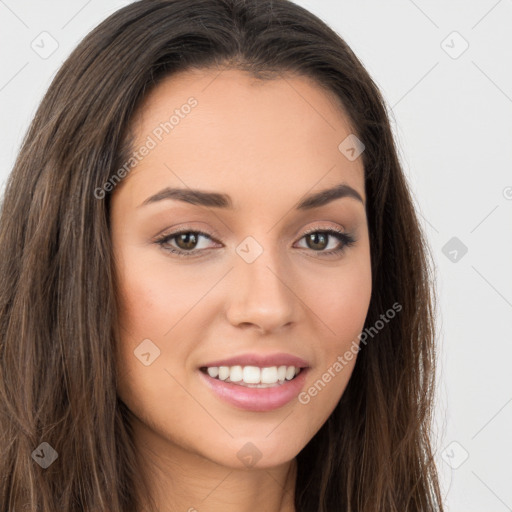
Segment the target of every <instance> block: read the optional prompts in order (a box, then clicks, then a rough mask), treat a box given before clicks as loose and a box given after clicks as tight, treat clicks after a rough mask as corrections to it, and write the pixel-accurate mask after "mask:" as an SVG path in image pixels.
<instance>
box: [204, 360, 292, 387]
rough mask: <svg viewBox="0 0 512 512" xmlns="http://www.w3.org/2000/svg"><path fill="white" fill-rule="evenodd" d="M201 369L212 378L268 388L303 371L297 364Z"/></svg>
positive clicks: (280, 383) (240, 384)
mask: <svg viewBox="0 0 512 512" xmlns="http://www.w3.org/2000/svg"><path fill="white" fill-rule="evenodd" d="M201 371H202V372H203V373H207V374H208V375H209V376H210V377H211V378H213V379H217V380H221V381H224V382H227V383H233V384H237V385H239V386H247V387H255V388H267V387H273V386H276V385H278V386H279V385H282V384H283V383H284V382H285V381H290V380H293V379H294V378H295V377H296V376H297V375H298V374H299V373H300V371H301V368H299V367H297V366H286V365H281V366H267V367H263V368H260V367H258V366H240V365H235V366H210V367H202V368H201Z"/></svg>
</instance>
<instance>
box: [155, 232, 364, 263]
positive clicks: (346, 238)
mask: <svg viewBox="0 0 512 512" xmlns="http://www.w3.org/2000/svg"><path fill="white" fill-rule="evenodd" d="M184 233H194V234H196V235H200V236H205V237H207V238H210V239H212V240H213V238H212V237H213V235H210V234H209V233H206V232H204V231H197V230H192V229H182V230H180V231H176V232H174V233H170V234H165V235H162V236H161V237H159V238H157V239H156V240H155V243H156V244H158V245H159V246H160V247H162V249H164V250H165V251H167V252H170V253H172V254H175V255H176V256H179V257H191V256H193V255H195V254H196V253H197V252H201V251H204V250H205V249H192V250H190V251H183V250H182V249H176V248H173V247H171V248H166V247H165V245H166V244H167V243H168V242H170V241H171V240H172V239H174V238H176V237H178V236H179V235H182V234H184ZM311 233H324V234H328V235H330V236H333V237H334V238H337V239H338V240H339V241H340V242H342V246H341V247H340V248H338V249H331V250H330V251H315V250H314V249H310V250H311V251H313V252H316V253H320V254H322V255H323V256H327V257H331V256H336V255H338V254H342V253H343V252H344V251H345V250H346V249H347V248H348V247H351V246H352V245H354V244H355V243H356V242H357V240H356V239H355V238H354V237H353V236H352V235H350V234H348V233H344V232H343V231H341V230H337V229H335V228H325V229H318V228H311V229H308V230H307V231H306V232H305V233H304V234H303V235H302V237H301V238H300V239H299V240H302V239H303V238H304V237H306V236H307V235H310V234H311Z"/></svg>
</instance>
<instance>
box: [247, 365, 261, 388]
mask: <svg viewBox="0 0 512 512" xmlns="http://www.w3.org/2000/svg"><path fill="white" fill-rule="evenodd" d="M260 376H261V371H260V369H259V368H258V367H257V366H244V370H243V377H244V379H243V380H244V382H245V383H247V384H259V382H260Z"/></svg>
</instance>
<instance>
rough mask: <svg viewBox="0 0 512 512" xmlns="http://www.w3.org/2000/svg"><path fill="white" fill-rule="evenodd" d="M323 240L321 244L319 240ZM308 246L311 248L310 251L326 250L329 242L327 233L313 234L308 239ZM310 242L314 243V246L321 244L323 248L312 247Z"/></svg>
mask: <svg viewBox="0 0 512 512" xmlns="http://www.w3.org/2000/svg"><path fill="white" fill-rule="evenodd" d="M319 239H321V240H322V241H321V242H318V240H319ZM307 240H308V246H309V247H310V249H325V247H326V245H327V244H326V242H327V234H326V233H322V232H317V233H311V234H310V235H309V236H308V238H307ZM310 241H313V245H314V244H318V243H320V245H321V246H322V245H323V246H322V247H311V245H310V244H309V242H310Z"/></svg>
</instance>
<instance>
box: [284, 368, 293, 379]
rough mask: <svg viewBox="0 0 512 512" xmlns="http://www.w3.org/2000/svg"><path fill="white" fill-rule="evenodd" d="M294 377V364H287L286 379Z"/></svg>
mask: <svg viewBox="0 0 512 512" xmlns="http://www.w3.org/2000/svg"><path fill="white" fill-rule="evenodd" d="M293 377H295V366H288V367H287V368H286V380H292V379H293Z"/></svg>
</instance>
